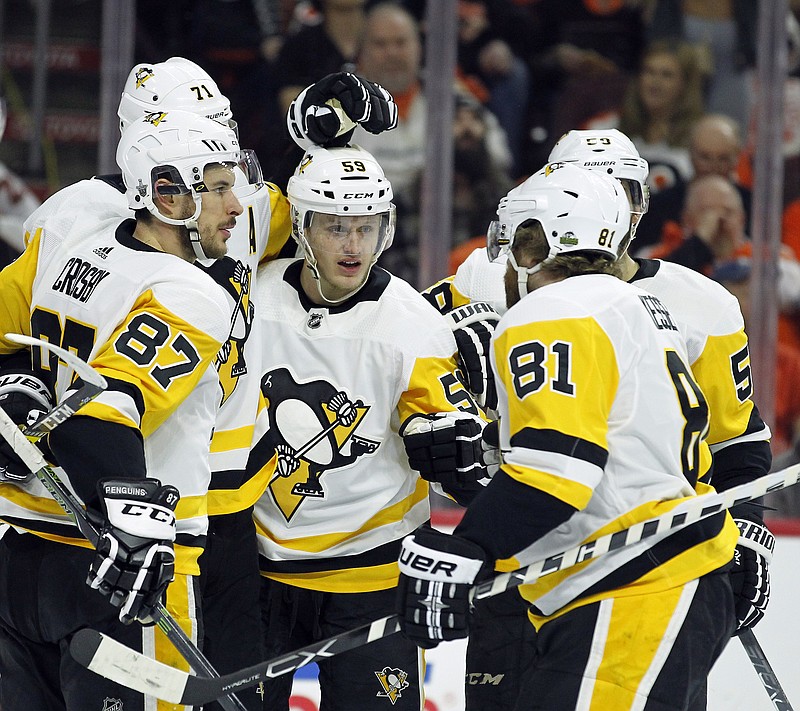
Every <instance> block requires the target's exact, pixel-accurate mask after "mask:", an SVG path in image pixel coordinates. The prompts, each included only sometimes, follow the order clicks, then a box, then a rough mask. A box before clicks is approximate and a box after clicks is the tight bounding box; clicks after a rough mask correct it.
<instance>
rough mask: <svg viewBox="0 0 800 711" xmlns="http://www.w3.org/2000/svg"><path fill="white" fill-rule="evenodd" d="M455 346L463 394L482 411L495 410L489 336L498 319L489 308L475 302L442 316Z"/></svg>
mask: <svg viewBox="0 0 800 711" xmlns="http://www.w3.org/2000/svg"><path fill="white" fill-rule="evenodd" d="M445 318H446V319H447V322H448V323H449V324H450V328H452V329H453V335H454V336H455V339H456V345H457V346H458V361H459V367H460V368H461V372H462V373H463V374H464V378H465V379H466V384H467V390H469V391H470V392H471V393H472V395H473V396H474V397H475V400H476V401H477V403H478V404H479V405H480V406H481V407H482V408H484V409H486V410H496V409H497V388H496V387H495V383H494V374H493V373H492V364H491V361H490V360H489V354H490V352H491V351H490V342H491V340H492V334H493V333H494V330H495V328H496V327H497V324H498V322H499V321H500V316H499V314H498V313H497V311H495V310H494V309H493V308H492V306H491V304H487V303H485V302H483V301H476V302H474V303H471V304H465V305H464V306H459V307H458V308H455V309H453V310H452V311H448V312H447V313H446V314H445Z"/></svg>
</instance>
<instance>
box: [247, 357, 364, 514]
mask: <svg viewBox="0 0 800 711" xmlns="http://www.w3.org/2000/svg"><path fill="white" fill-rule="evenodd" d="M261 391H262V393H263V395H264V398H265V402H266V404H267V417H268V421H269V430H268V431H267V433H266V434H265V435H264V437H262V439H261V441H260V442H259V443H258V444H257V445H256V446H255V447H254V449H253V454H252V455H251V457H253V458H254V460H255V461H256V462H259V461H260V462H268V461H270V460H271V459H272V458H273V457H275V456H276V455H277V457H276V465H275V472H274V474H273V476H272V479H271V480H270V482H269V484H268V485H267V490H268V491H269V492H270V495H271V496H272V499H273V500H274V502H275V504H276V505H277V506H278V508H279V509H280V510H281V512H282V513H283V515H284V517H285V518H286V520H287V521H289V520H291V518H292V516H294V514H295V512H296V511H297V509H298V507H299V506H300V505H302V503H303V502H304V501H305V500H306V498H308V497H310V498H317V499H322V498H325V495H326V492H325V487H324V486H323V483H322V475H323V474H327V473H329V472H332V471H335V470H336V469H341V468H342V467H347V466H349V465H350V464H352V463H353V462H355V461H356V460H357V459H359V458H360V457H363V456H366V455H370V454H373V453H374V452H375V451H376V450H377V449H378V447H379V446H380V442H376V441H374V440H370V439H366V438H364V437H360V436H359V435H358V434H356V430H357V429H358V427H359V425H360V424H361V422H362V421H363V419H364V417H365V416H366V415H367V413H368V412H369V410H370V406H369V405H365V404H364V403H363V402H362V401H361V400H353V399H351V398H350V397H349V396H348V395H347V393H345V392H344V391H342V390H340V389H338V388H336V387H335V386H334V385H332V384H331V383H329V382H326V381H324V380H314V381H310V382H306V383H298V382H297V381H296V380H295V379H294V377H293V376H292V374H291V373H290V372H289V370H288V369H286V368H277V369H275V370H272V371H270V372H268V373H266V374H265V375H264V377H263V378H262V380H261Z"/></svg>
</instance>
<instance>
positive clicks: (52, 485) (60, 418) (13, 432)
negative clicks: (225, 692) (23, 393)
mask: <svg viewBox="0 0 800 711" xmlns="http://www.w3.org/2000/svg"><path fill="white" fill-rule="evenodd" d="M7 337H8V338H9V339H10V340H17V339H18V340H17V342H19V343H26V344H29V345H35V346H42V347H43V348H46V349H48V350H51V351H53V352H54V353H56V354H57V355H58V357H59V358H61V359H62V360H64V362H66V363H67V364H68V365H70V367H73V368H74V369H75V372H76V373H78V375H80V376H81V378H84V379H85V381H86V382H87V384H88V382H93V385H94V388H95V389H96V392H95V393H94V394H93V395H92V396H91V397H88V399H86V400H84V402H83V403H81V404H85V403H86V402H88V401H89V400H91V399H93V398H94V397H96V396H97V395H98V394H99V393H100V392H102V391H103V390H105V388H106V381H105V379H104V378H102V376H101V375H99V374H98V373H95V375H94V376H90V378H91V379H90V378H89V377H87V376H89V373H88V371H90V370H91V371H92V372H94V371H93V369H92V368H91V366H89V365H88V364H87V363H84V362H83V361H82V360H80V359H79V358H77V357H76V356H74V355H73V354H71V353H68V352H67V351H65V350H63V349H62V348H59V347H58V346H54V345H52V344H50V343H47V342H46V341H39V340H37V339H35V338H28V337H27V336H22V337H16V336H15V338H13V339H12V338H11V336H10V335H8V334H7ZM98 378H99V379H101V380H102V387H101V386H100V383H99V382H98ZM81 389H82V388H81ZM79 392H80V390H78V391H77V392H76V393H74V395H77V394H78V393H79ZM82 397H85V394H84V396H82ZM68 399H69V398H68ZM64 402H65V403H66V400H65V401H64ZM76 402H77V401H76V400H73V401H72V403H73V404H71V405H70V406H69V407H68V408H64V409H61V410H59V406H58V405H57V406H56V407H55V408H53V409H52V410H51V411H50V412H49V413H48V414H47V415H45V417H44V418H42V419H40V420H39V422H42V421H43V420H44V419H47V418H49V417H50V415H52V414H53V413H56V412H57V411H58V412H59V414H58V415H56V416H55V424H53V425H52V426H50V427H49V428H48V429H47V430H45V432H49V431H51V430H53V429H55V427H56V426H58V424H60V423H61V422H64V420H66V419H67V418H68V417H70V416H71V415H72V414H73V413H74V412H76V411H77V410H78V409H79V407H80V406H79V405H75V403H76ZM73 407H74V409H73ZM70 410H71V411H70ZM39 422H37V423H36V424H35V425H34V426H33V427H34V428H36V427H37V426H38V424H39ZM0 435H2V436H3V438H4V439H5V440H6V441H7V442H8V444H9V445H10V446H11V448H12V449H13V450H14V452H15V453H16V454H17V456H19V458H20V459H22V461H23V462H24V463H25V465H26V466H27V467H28V469H29V470H30V471H31V472H32V473H33V474H34V475H35V476H36V478H37V479H38V480H39V481H40V482H41V483H42V484H43V485H44V487H45V488H46V489H47V490H48V492H50V495H51V496H52V497H53V499H55V501H56V503H58V505H59V506H61V508H62V509H64V511H65V512H66V513H67V514H68V515H69V517H70V518H71V519H72V521H73V523H74V524H75V525H76V526H77V527H78V530H79V531H80V532H81V534H83V536H84V538H86V540H88V541H89V542H90V543H91V544H92V545H93V546H94V547H95V548H96V547H97V541H98V539H99V538H100V532H99V531H98V529H97V528H96V526H95V524H94V523H92V521H90V520H89V518H88V517H87V515H86V512H85V511H84V509H83V506H82V504H81V503H80V501H79V500H78V499H77V498H76V497H75V496H74V495H73V493H72V492H71V491H70V490H69V489H68V488H67V487H66V486H65V485H64V483H63V482H62V481H61V479H60V478H59V476H58V475H57V474H56V473H55V472H54V471H53V469H52V468H51V467H50V465H49V464H48V463H47V462H46V461H45V459H44V457H43V456H42V453H41V451H40V450H39V448H38V447H37V446H36V445H35V444H33V442H31V440H30V439H28V437H27V436H26V431H23V430H20V429H19V426H18V425H17V424H16V423H15V422H14V421H13V420H12V419H11V418H10V417H9V416H8V414H7V413H6V412H5V410H3V409H2V408H0ZM153 619H154V620H155V622H156V624H157V625H158V627H159V628H160V629H161V631H162V632H163V633H164V635H165V636H166V637H167V639H169V640H170V642H172V644H173V645H175V648H176V649H177V650H178V651H179V652H180V653H181V654H182V655H183V657H184V658H185V659H186V660H187V661H188V662H189V664H190V665H191V666H192V667H193V668H194V669H195V670H196V671H198V672H203V673H205V674H208V675H210V676H217V677H218V676H219V674H218V673H217V672H216V670H215V669H214V667H212V666H211V664H210V663H209V661H208V660H207V659H206V658H205V657H204V656H203V654H202V653H201V652H200V650H199V649H198V648H197V647H196V646H195V644H194V642H192V640H191V639H190V638H189V637H188V636H187V635H186V633H185V632H184V631H183V629H182V628H181V627H180V626H179V625H178V623H177V622H176V621H175V620H174V618H173V617H172V615H171V614H170V613H169V612H168V611H167V609H166V607H164V605H163V604H162V603H160V602H159V603H158V604H157V605H156V607H155V609H154V612H153ZM219 702H220V705H222V707H223V708H225V709H226V711H246V709H245V707H244V705H243V704H242V703H241V702H240V701H239V700H238V699H237V698H236V697H235V696H231V697H230V699H220V700H219Z"/></svg>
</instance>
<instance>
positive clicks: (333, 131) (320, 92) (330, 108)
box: [286, 72, 397, 150]
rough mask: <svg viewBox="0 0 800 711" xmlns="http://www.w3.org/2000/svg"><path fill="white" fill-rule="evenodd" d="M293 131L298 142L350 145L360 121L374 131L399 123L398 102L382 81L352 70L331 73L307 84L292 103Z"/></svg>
mask: <svg viewBox="0 0 800 711" xmlns="http://www.w3.org/2000/svg"><path fill="white" fill-rule="evenodd" d="M286 120H287V125H288V127H289V134H290V135H291V137H292V140H294V142H295V143H297V145H299V146H300V147H301V148H303V149H304V150H305V149H308V148H310V147H311V146H312V145H315V144H316V145H318V146H325V147H326V148H331V147H335V146H346V145H347V144H348V143H349V142H350V139H351V138H352V136H353V131H354V130H355V127H356V124H361V125H362V126H363V127H364V128H365V129H366V130H367V131H369V132H370V133H381V132H382V131H388V130H389V129H392V128H394V127H395V126H397V104H395V103H394V99H393V98H392V95H391V94H390V93H389V92H388V91H386V89H384V88H383V87H382V86H380V85H379V84H375V83H374V82H371V81H368V80H366V79H363V78H361V77H359V76H356V75H355V74H352V73H350V72H337V73H335V74H328V76H326V77H324V78H322V79H320V80H319V81H318V82H316V84H312V85H311V86H309V87H306V88H305V89H304V90H303V91H302V92H301V93H300V95H299V96H298V97H297V98H296V99H295V100H294V101H293V102H292V103H291V105H290V106H289V112H288V114H287V117H286Z"/></svg>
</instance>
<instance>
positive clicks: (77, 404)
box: [5, 333, 108, 440]
mask: <svg viewBox="0 0 800 711" xmlns="http://www.w3.org/2000/svg"><path fill="white" fill-rule="evenodd" d="M5 337H6V338H7V339H8V340H9V341H13V342H14V343H19V344H20V345H24V346H31V347H39V348H44V349H45V350H48V351H51V352H53V353H55V354H56V355H57V356H58V357H59V359H60V360H62V361H64V363H66V364H67V365H68V366H69V367H70V368H72V369H73V370H74V371H75V372H76V373H77V374H78V376H79V377H80V379H81V380H82V381H83V385H81V387H79V388H78V389H77V390H76V391H75V392H73V393H72V394H70V395H68V396H67V397H66V398H64V400H63V401H62V402H60V403H58V404H57V405H56V406H55V407H54V408H53V409H52V410H50V412H47V413H45V414H44V415H43V416H42V417H40V418H39V419H38V420H37V421H36V422H34V423H33V424H32V425H30V426H29V427H26V428H25V430H24V431H25V435H26V436H27V437H31V438H33V439H34V440H36V439H41V438H42V437H44V436H45V435H46V434H47V433H48V432H51V431H52V430H54V429H55V428H56V427H58V426H59V425H60V424H61V423H62V422H64V420H66V419H67V418H69V417H71V416H72V415H74V414H75V413H76V412H77V411H78V410H80V409H81V408H82V407H83V406H84V405H85V404H86V403H87V402H90V401H92V400H94V398H96V397H97V396H98V395H99V394H100V393H101V392H103V391H104V390H105V389H106V388H107V387H108V383H107V382H106V379H105V378H104V377H103V376H102V375H100V373H98V372H97V371H96V370H95V369H94V368H92V366H90V365H89V364H88V363H86V362H84V361H82V360H81V359H80V358H78V357H77V356H76V355H75V354H74V353H70V352H69V351H66V350H64V349H63V348H59V347H58V346H54V345H53V344H52V343H48V342H47V341H42V340H40V339H38V338H32V337H31V336H23V335H21V334H19V333H7V334H6V336H5Z"/></svg>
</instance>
